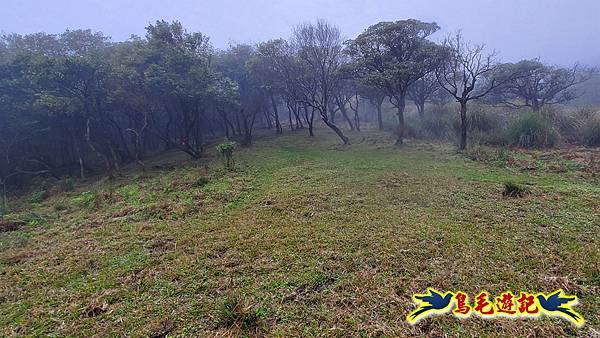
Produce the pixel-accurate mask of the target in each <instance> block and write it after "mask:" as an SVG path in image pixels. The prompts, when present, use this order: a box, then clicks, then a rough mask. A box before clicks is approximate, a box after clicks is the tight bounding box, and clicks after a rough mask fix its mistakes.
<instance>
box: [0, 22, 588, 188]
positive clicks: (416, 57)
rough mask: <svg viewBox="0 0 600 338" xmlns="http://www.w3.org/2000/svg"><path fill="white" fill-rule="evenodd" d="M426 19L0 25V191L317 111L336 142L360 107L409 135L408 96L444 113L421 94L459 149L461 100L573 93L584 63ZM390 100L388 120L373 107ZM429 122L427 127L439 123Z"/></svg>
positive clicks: (304, 118) (285, 127) (309, 130)
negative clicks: (134, 30)
mask: <svg viewBox="0 0 600 338" xmlns="http://www.w3.org/2000/svg"><path fill="white" fill-rule="evenodd" d="M438 29H439V27H438V26H437V25H436V24H435V23H426V22H420V21H417V20H403V21H397V22H381V23H378V24H375V25H373V26H371V27H369V28H368V29H366V30H365V31H364V32H363V33H362V34H360V35H359V36H358V37H356V38H355V39H350V40H346V39H345V37H343V35H342V33H341V32H340V30H339V29H338V28H337V27H336V26H335V25H334V24H332V23H329V22H326V21H323V20H319V21H317V22H315V23H304V24H300V25H298V26H296V27H294V28H293V29H292V30H291V34H290V37H289V39H288V40H285V39H277V40H272V41H266V42H261V43H259V44H257V45H249V44H237V45H232V46H230V47H229V48H228V49H227V50H215V49H214V48H213V47H212V46H211V43H210V40H209V37H207V36H206V35H204V34H202V33H199V32H190V31H188V30H186V29H185V28H184V27H183V26H182V25H181V24H180V23H179V22H172V23H169V22H165V21H157V22H156V23H154V24H151V25H149V26H148V27H147V28H146V31H147V33H146V36H145V37H143V38H142V37H132V38H131V39H130V40H128V41H125V42H112V41H111V40H110V38H109V37H107V36H105V35H103V34H102V33H98V32H92V31H90V30H72V31H66V32H64V33H62V34H58V35H52V34H45V33H37V34H30V35H17V34H11V35H5V36H2V37H1V38H0V151H1V152H2V160H1V161H0V185H1V187H2V189H3V192H4V193H3V195H4V196H6V190H7V187H11V186H18V185H21V184H23V183H24V182H27V181H28V180H29V179H31V177H35V176H37V175H42V174H43V175H49V176H53V177H56V178H59V177H62V176H65V175H67V176H78V177H82V178H83V177H86V176H88V175H91V174H94V173H98V172H103V173H106V174H107V175H110V176H112V175H116V174H118V172H119V170H120V168H121V166H123V165H124V164H128V163H134V162H135V163H137V164H138V165H139V166H140V168H141V169H142V170H144V169H145V162H144V161H145V159H146V158H147V157H148V156H150V155H152V154H156V153H159V152H162V151H165V150H170V149H177V150H180V151H181V152H184V153H186V154H188V155H189V156H190V157H192V158H194V159H197V158H201V157H202V156H203V155H204V154H205V151H206V147H207V145H208V144H210V143H211V142H212V141H213V140H219V139H223V138H228V139H232V140H236V141H238V142H239V143H241V144H244V145H250V144H251V143H252V141H253V135H254V132H255V130H257V129H259V128H260V129H270V130H272V132H273V133H277V134H281V133H285V132H289V131H297V132H304V133H306V135H307V137H311V136H313V135H314V129H315V127H316V126H317V125H319V124H321V123H322V125H323V126H324V127H326V128H327V129H328V130H330V131H331V132H333V133H335V134H336V135H337V136H338V137H339V139H340V141H341V143H343V144H348V143H351V142H352V138H351V137H349V135H348V133H347V131H348V130H350V131H360V130H361V128H363V126H362V125H361V123H364V121H363V119H364V118H365V117H366V118H367V119H368V120H369V121H371V124H372V126H373V127H374V128H379V129H384V128H385V126H384V124H389V125H390V127H392V125H393V126H394V128H393V129H394V135H395V139H396V143H397V144H402V143H403V142H404V140H405V139H406V138H407V137H411V136H413V137H414V136H416V134H418V133H417V132H414V131H413V132H412V133H410V130H409V127H408V126H407V122H406V116H405V115H406V107H407V102H413V103H414V104H415V107H416V109H417V112H418V114H417V116H418V117H419V119H421V121H422V123H423V124H424V123H425V121H428V122H427V123H429V125H430V126H431V121H432V120H439V121H441V119H442V118H443V117H442V116H441V115H439V114H438V115H436V114H435V113H431V112H427V109H428V108H427V107H428V106H436V107H442V106H444V105H447V106H451V107H455V108H456V107H458V109H457V114H456V116H457V118H458V120H457V121H458V123H459V128H458V130H457V131H459V132H458V133H457V134H455V135H456V136H457V139H458V146H459V149H461V150H462V149H465V148H466V147H467V142H468V133H467V132H468V130H469V128H471V124H472V122H470V121H471V119H470V118H469V116H470V108H469V107H470V106H471V102H472V101H476V100H477V101H482V100H483V101H482V102H483V103H485V104H488V105H490V106H502V107H505V109H507V110H510V109H513V108H523V107H525V108H526V109H529V110H531V111H533V112H534V113H538V114H542V112H543V111H544V109H545V108H546V107H548V106H551V105H555V104H565V103H568V102H570V101H572V100H573V99H575V98H576V97H577V96H578V95H579V94H580V92H581V90H576V88H581V86H582V83H584V82H585V81H586V80H588V79H589V78H590V77H592V75H593V74H594V70H593V69H589V68H585V67H583V66H573V67H572V68H560V67H556V66H553V65H548V64H545V63H543V62H542V61H540V60H523V61H521V62H517V63H510V64H508V63H507V64H503V63H501V62H500V60H499V59H498V57H497V54H495V53H494V52H493V51H489V50H486V48H485V47H484V46H483V45H480V44H476V43H471V42H467V41H466V40H465V39H464V38H463V37H462V36H461V35H460V34H456V35H451V36H449V37H448V38H447V39H445V40H444V41H441V42H439V43H438V42H435V41H433V40H432V39H430V36H431V35H432V34H433V33H435V32H436V31H437V30H438ZM592 88H597V87H592ZM388 103H390V104H391V107H389V108H393V109H394V110H395V115H396V120H395V121H393V120H389V121H387V120H386V119H384V118H383V117H382V115H383V113H382V112H383V111H384V110H385V108H386V107H388ZM455 108H452V109H455ZM470 123H471V124H470ZM582 123H583V122H582ZM431 128H433V129H432V130H430V134H429V135H431V134H436V133H438V131H439V129H438V130H435V129H436V128H438V127H430V129H431ZM440 128H441V127H440ZM592 136H593V135H592ZM453 138H454V136H453ZM582 142H584V141H582ZM599 142H600V141H599Z"/></svg>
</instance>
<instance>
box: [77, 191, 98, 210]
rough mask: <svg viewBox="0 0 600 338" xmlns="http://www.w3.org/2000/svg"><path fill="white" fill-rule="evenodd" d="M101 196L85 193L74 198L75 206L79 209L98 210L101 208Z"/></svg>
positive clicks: (93, 192) (89, 192)
mask: <svg viewBox="0 0 600 338" xmlns="http://www.w3.org/2000/svg"><path fill="white" fill-rule="evenodd" d="M100 202H101V196H100V194H99V193H97V192H95V191H85V192H83V193H81V194H80V195H79V196H77V197H75V198H73V204H75V205H77V206H79V207H86V208H90V209H91V208H97V207H99V206H100Z"/></svg>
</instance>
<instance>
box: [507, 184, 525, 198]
mask: <svg viewBox="0 0 600 338" xmlns="http://www.w3.org/2000/svg"><path fill="white" fill-rule="evenodd" d="M528 192H529V189H527V187H525V186H523V185H521V184H518V183H516V182H513V181H507V182H504V191H503V192H502V195H503V196H506V197H523V196H525V195H526V194H527V193H528Z"/></svg>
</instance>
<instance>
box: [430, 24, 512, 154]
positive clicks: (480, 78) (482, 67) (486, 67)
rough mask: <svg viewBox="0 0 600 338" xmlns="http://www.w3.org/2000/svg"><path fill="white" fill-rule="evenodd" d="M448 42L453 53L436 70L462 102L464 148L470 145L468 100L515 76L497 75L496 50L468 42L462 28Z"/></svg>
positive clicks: (448, 89) (478, 97)
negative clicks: (488, 50) (500, 76)
mask: <svg viewBox="0 0 600 338" xmlns="http://www.w3.org/2000/svg"><path fill="white" fill-rule="evenodd" d="M444 46H445V47H446V48H448V49H449V50H450V51H451V54H450V57H449V58H448V60H447V61H446V62H444V63H442V64H441V65H440V66H439V67H438V69H437V70H436V73H435V74H436V78H437V80H438V82H439V84H440V86H441V87H442V88H443V89H444V90H446V91H447V92H448V93H450V95H452V96H453V97H454V99H456V101H457V102H458V103H459V104H460V121H461V128H460V144H459V149H460V150H464V149H465V148H466V146H467V104H468V103H469V101H473V100H477V99H480V98H482V97H484V96H486V95H487V94H489V93H490V92H491V91H492V90H493V89H494V88H497V87H498V86H500V85H501V84H502V83H503V82H505V81H508V80H509V79H510V78H511V77H509V76H506V77H503V80H499V79H498V78H497V77H496V76H495V75H496V74H495V73H496V70H497V69H498V64H497V63H496V60H495V55H496V54H495V53H494V52H492V53H489V54H486V53H485V46H484V45H473V44H470V43H467V42H465V41H464V40H463V37H462V34H461V33H460V32H459V33H456V34H455V35H453V36H449V37H448V38H446V40H445V41H444Z"/></svg>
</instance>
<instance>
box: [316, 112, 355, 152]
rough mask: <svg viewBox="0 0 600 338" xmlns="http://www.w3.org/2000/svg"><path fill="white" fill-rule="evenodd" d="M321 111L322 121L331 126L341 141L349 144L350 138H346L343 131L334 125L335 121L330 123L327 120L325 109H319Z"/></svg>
mask: <svg viewBox="0 0 600 338" xmlns="http://www.w3.org/2000/svg"><path fill="white" fill-rule="evenodd" d="M320 113H321V119H322V120H323V122H325V124H326V125H327V126H328V127H329V128H331V130H333V131H334V132H335V133H336V134H337V136H339V138H340V139H341V140H342V142H343V143H344V144H350V140H348V138H347V137H346V135H344V132H343V131H342V130H341V129H340V128H338V126H336V125H335V123H332V122H330V121H329V119H328V118H327V110H325V111H323V110H322V111H320Z"/></svg>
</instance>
